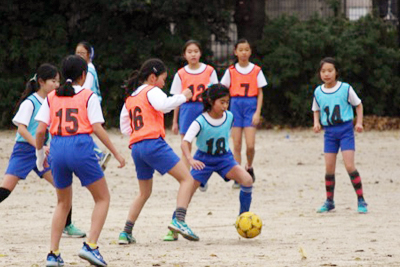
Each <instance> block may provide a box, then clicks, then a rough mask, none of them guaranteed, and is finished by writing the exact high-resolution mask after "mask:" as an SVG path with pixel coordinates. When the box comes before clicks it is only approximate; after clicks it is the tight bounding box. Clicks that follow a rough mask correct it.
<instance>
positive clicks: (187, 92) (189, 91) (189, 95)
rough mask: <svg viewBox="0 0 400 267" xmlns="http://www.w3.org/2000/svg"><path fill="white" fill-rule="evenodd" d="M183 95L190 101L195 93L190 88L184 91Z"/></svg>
mask: <svg viewBox="0 0 400 267" xmlns="http://www.w3.org/2000/svg"><path fill="white" fill-rule="evenodd" d="M182 95H184V96H185V97H186V100H190V99H191V98H192V96H193V92H192V90H190V89H189V88H186V89H185V90H183V92H182Z"/></svg>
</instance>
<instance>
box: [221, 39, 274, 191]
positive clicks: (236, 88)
mask: <svg viewBox="0 0 400 267" xmlns="http://www.w3.org/2000/svg"><path fill="white" fill-rule="evenodd" d="M234 53H235V56H236V57H237V59H238V62H237V63H236V64H234V65H232V66H230V67H229V68H228V69H227V70H226V71H225V74H224V76H223V77H222V79H221V83H222V84H223V85H225V86H226V87H228V88H229V90H230V94H231V97H232V99H231V106H230V110H231V111H232V113H233V117H234V118H235V120H234V122H233V128H232V139H233V155H234V157H235V160H236V161H237V162H238V163H239V164H241V162H242V155H241V151H242V135H243V132H244V137H245V139H246V158H247V163H246V170H247V171H248V172H249V174H250V175H251V176H252V178H253V181H255V175H254V169H253V160H254V154H255V149H254V146H255V138H256V126H257V125H258V124H259V122H260V116H261V107H262V103H263V91H262V87H264V86H266V85H267V80H266V79H265V76H264V74H263V72H262V70H261V68H260V67H259V66H257V65H254V64H253V63H251V62H250V61H249V59H250V56H251V47H250V44H249V42H248V41H247V40H246V39H240V40H239V41H238V42H237V43H236V45H235V50H234ZM233 188H240V185H239V184H238V183H236V182H235V184H234V185H233Z"/></svg>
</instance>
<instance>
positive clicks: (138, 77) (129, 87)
mask: <svg viewBox="0 0 400 267" xmlns="http://www.w3.org/2000/svg"><path fill="white" fill-rule="evenodd" d="M166 71H167V67H165V64H164V62H162V61H161V60H160V59H158V58H151V59H148V60H146V61H145V62H144V63H143V64H142V66H141V67H140V69H139V70H135V71H133V72H132V74H131V75H130V77H129V78H128V80H126V81H125V85H124V86H123V88H125V94H126V96H127V97H128V96H129V95H130V94H131V93H132V92H134V91H135V90H136V89H137V88H138V87H139V86H140V85H142V84H143V83H144V82H145V81H146V80H147V78H148V77H149V76H150V75H151V74H154V75H156V77H158V76H160V75H161V74H163V73H165V72H166Z"/></svg>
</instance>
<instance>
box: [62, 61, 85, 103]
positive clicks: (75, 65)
mask: <svg viewBox="0 0 400 267" xmlns="http://www.w3.org/2000/svg"><path fill="white" fill-rule="evenodd" d="M87 70H88V65H87V63H86V61H85V60H84V59H83V58H82V57H80V56H76V55H69V56H67V57H65V58H64V59H63V61H62V67H61V73H62V75H63V77H64V79H65V83H64V84H63V85H61V86H60V87H59V88H58V89H57V90H56V95H58V96H73V95H75V90H74V87H72V83H73V82H75V81H76V80H78V79H79V78H80V77H82V73H83V72H85V73H87Z"/></svg>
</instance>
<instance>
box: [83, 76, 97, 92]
mask: <svg viewBox="0 0 400 267" xmlns="http://www.w3.org/2000/svg"><path fill="white" fill-rule="evenodd" d="M93 82H94V77H93V74H91V73H90V72H87V74H86V80H85V83H84V84H83V85H82V87H83V88H86V89H92V86H93Z"/></svg>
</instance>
